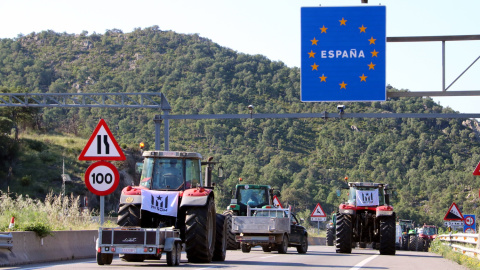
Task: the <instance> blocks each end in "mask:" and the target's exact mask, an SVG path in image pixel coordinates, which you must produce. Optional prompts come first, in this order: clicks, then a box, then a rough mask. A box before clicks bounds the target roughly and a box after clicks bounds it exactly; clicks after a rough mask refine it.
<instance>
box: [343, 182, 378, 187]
mask: <svg viewBox="0 0 480 270" xmlns="http://www.w3.org/2000/svg"><path fill="white" fill-rule="evenodd" d="M348 186H349V187H373V188H376V187H384V186H386V184H381V183H370V182H349V183H348Z"/></svg>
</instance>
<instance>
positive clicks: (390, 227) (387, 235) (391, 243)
mask: <svg viewBox="0 0 480 270" xmlns="http://www.w3.org/2000/svg"><path fill="white" fill-rule="evenodd" d="M379 250H380V254H381V255H395V215H392V216H387V217H383V218H382V219H380V249H379Z"/></svg>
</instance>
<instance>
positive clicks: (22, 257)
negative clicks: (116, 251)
mask: <svg viewBox="0 0 480 270" xmlns="http://www.w3.org/2000/svg"><path fill="white" fill-rule="evenodd" d="M97 235H98V231H97V230H88V231H54V232H53V236H47V237H45V238H42V239H41V238H40V237H38V236H37V235H36V233H34V232H12V239H13V248H12V249H11V250H8V249H0V266H12V265H19V264H29V263H41V262H49V261H63V260H72V259H81V258H92V257H95V240H96V238H97Z"/></svg>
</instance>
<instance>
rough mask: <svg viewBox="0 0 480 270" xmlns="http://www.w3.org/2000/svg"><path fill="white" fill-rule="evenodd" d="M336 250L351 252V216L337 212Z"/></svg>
mask: <svg viewBox="0 0 480 270" xmlns="http://www.w3.org/2000/svg"><path fill="white" fill-rule="evenodd" d="M336 236H337V237H336V238H337V244H336V252H337V253H352V216H350V215H344V214H340V213H337V228H336Z"/></svg>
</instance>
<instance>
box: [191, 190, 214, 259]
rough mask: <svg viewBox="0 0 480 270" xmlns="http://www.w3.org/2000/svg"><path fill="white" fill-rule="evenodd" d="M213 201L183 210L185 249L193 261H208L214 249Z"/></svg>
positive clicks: (211, 199)
mask: <svg viewBox="0 0 480 270" xmlns="http://www.w3.org/2000/svg"><path fill="white" fill-rule="evenodd" d="M215 223H216V220H215V203H214V201H213V198H210V199H209V200H208V202H207V204H206V205H205V206H195V207H190V208H187V210H186V212H185V227H186V228H185V251H186V252H187V259H188V261H189V262H193V263H209V262H211V261H212V258H213V253H214V250H215V231H216V229H215V228H216V225H215Z"/></svg>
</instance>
